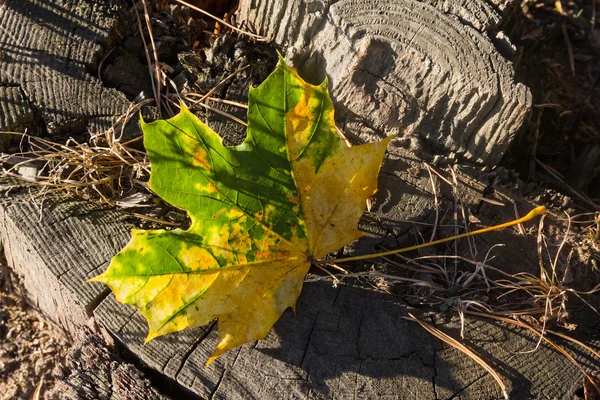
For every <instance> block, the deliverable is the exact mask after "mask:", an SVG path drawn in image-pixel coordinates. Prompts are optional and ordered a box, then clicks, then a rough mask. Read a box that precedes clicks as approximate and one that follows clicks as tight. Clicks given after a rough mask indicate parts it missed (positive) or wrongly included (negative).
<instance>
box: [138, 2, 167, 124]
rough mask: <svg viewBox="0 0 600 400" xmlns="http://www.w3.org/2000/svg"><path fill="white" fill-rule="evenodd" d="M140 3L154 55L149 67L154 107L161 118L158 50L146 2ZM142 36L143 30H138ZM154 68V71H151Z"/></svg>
mask: <svg viewBox="0 0 600 400" xmlns="http://www.w3.org/2000/svg"><path fill="white" fill-rule="evenodd" d="M142 4H143V5H144V17H145V19H146V26H147V27H148V36H150V44H151V45H152V55H153V56H154V64H153V68H152V67H151V68H150V73H153V72H154V73H156V95H157V97H156V107H158V115H159V117H160V118H162V111H161V100H160V99H161V96H160V81H161V79H160V64H159V61H158V52H157V51H156V44H155V43H154V35H153V34H152V24H150V13H149V12H148V5H147V4H146V0H142ZM140 34H141V35H142V36H143V34H144V33H143V32H140ZM152 70H154V71H152Z"/></svg>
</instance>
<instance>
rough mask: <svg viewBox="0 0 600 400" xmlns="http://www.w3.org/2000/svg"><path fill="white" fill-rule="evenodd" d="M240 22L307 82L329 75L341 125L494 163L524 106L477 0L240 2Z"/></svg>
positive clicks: (521, 89)
mask: <svg viewBox="0 0 600 400" xmlns="http://www.w3.org/2000/svg"><path fill="white" fill-rule="evenodd" d="M238 20H239V21H240V22H241V23H242V24H244V25H245V26H247V27H248V28H249V29H250V30H252V31H256V33H259V34H261V35H263V36H266V37H267V38H269V39H271V40H274V41H275V42H276V43H278V44H279V45H280V46H282V47H283V48H284V49H285V51H286V55H287V58H288V59H289V60H290V61H292V62H293V64H294V65H295V66H296V67H297V68H299V69H300V71H301V73H302V74H303V75H304V76H305V77H307V78H308V79H309V80H312V81H313V83H320V81H321V80H322V79H323V78H324V77H325V76H327V77H328V79H329V83H330V88H331V90H332V97H333V98H334V100H335V102H336V103H337V107H336V120H337V121H338V124H339V125H340V126H341V127H342V128H343V129H344V131H345V132H347V133H350V134H352V133H353V134H354V135H356V136H358V137H361V138H362V139H363V140H365V141H372V140H373V139H374V137H381V136H384V135H385V136H387V135H390V134H392V133H399V132H400V133H401V134H402V135H405V136H413V137H418V138H420V139H421V140H423V141H424V142H425V143H427V144H428V145H430V146H432V147H433V148H434V149H436V150H440V151H443V152H444V153H445V154H448V153H455V154H456V155H458V156H462V157H465V158H468V159H471V160H473V161H477V162H482V163H488V164H494V163H496V162H498V161H499V160H500V158H501V157H502V155H503V154H504V152H505V150H506V149H507V148H508V145H509V144H510V142H511V140H512V138H513V137H514V135H515V134H516V132H517V131H518V130H519V128H520V127H521V126H522V125H523V123H524V121H525V120H526V119H527V117H528V115H529V111H530V108H531V94H530V92H529V90H528V89H527V87H525V86H524V85H522V84H520V83H516V82H515V81H514V71H513V66H512V64H511V63H510V61H508V60H507V59H506V58H505V57H504V56H502V55H501V54H500V50H501V51H503V52H506V51H507V50H508V52H511V51H513V50H512V46H511V45H510V42H508V40H507V39H506V38H505V37H504V36H503V35H501V34H500V33H498V32H496V31H495V29H496V26H497V25H498V23H499V22H500V20H501V16H500V15H499V14H498V13H497V12H496V11H494V9H493V8H492V7H491V6H489V5H488V3H486V2H485V1H478V0H472V1H444V2H441V1H426V2H421V1H416V0H408V1H402V2H387V1H379V0H342V1H331V0H320V1H311V2H307V1H291V0H290V1H279V0H267V1H264V2H261V4H260V6H259V7H256V5H255V2H253V1H251V0H246V1H244V0H242V1H241V2H240V8H239V11H238Z"/></svg>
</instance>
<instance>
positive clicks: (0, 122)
mask: <svg viewBox="0 0 600 400" xmlns="http://www.w3.org/2000/svg"><path fill="white" fill-rule="evenodd" d="M32 128H34V122H33V112H32V111H31V107H29V104H28V103H27V102H26V101H25V98H24V97H23V93H22V92H21V90H20V88H18V87H16V86H2V84H1V83H0V131H6V132H14V131H17V132H23V131H25V130H29V134H32V132H31V131H32V130H34V131H35V129H32ZM35 133H36V132H33V134H35ZM13 138H14V137H13V136H11V135H8V134H5V133H0V151H2V152H5V151H7V150H8V146H9V144H10V142H11V139H13Z"/></svg>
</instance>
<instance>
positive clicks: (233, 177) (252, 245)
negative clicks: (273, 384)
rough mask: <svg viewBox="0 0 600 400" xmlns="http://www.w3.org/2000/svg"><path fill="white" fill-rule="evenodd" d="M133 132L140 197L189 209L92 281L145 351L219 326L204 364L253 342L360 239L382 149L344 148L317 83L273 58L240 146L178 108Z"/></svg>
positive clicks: (253, 96)
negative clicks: (106, 290)
mask: <svg viewBox="0 0 600 400" xmlns="http://www.w3.org/2000/svg"><path fill="white" fill-rule="evenodd" d="M142 129H143V132H144V145H145V147H146V150H147V152H148V156H149V157H150V161H151V165H152V173H151V177H150V188H151V189H152V190H153V191H154V192H155V193H156V194H158V195H159V196H160V197H162V198H163V199H164V200H165V201H167V202H169V203H171V204H173V205H175V206H177V207H180V208H182V209H185V210H187V212H188V214H189V216H190V218H191V226H190V228H189V229H188V230H187V231H183V230H172V231H166V230H151V231H140V230H133V232H132V233H133V236H132V239H131V241H130V242H129V244H127V246H126V247H125V248H124V249H123V250H122V251H121V252H120V253H118V254H117V255H116V256H115V257H114V258H113V259H112V262H111V264H110V266H109V268H108V270H107V271H106V272H104V273H103V274H101V275H100V276H97V277H95V278H93V279H91V281H95V282H103V283H105V284H107V285H109V286H110V287H111V289H112V290H113V292H114V293H115V297H116V299H117V300H118V301H120V302H123V303H127V304H132V305H133V306H135V307H136V308H137V309H138V310H139V311H140V312H141V313H142V315H143V316H144V317H145V318H146V319H147V320H148V324H149V327H150V330H149V333H148V337H147V339H146V341H148V340H150V339H152V338H154V337H157V336H159V335H163V334H166V333H169V332H174V331H178V330H181V329H185V328H188V327H193V326H199V325H205V324H207V323H208V322H210V321H211V320H212V319H214V318H218V330H219V339H218V344H217V347H216V349H215V351H214V353H213V355H212V357H211V358H210V359H209V361H208V363H210V362H212V361H213V360H214V359H215V358H216V357H218V356H219V355H221V354H222V353H223V352H225V351H226V350H228V349H231V348H233V347H236V346H239V345H241V344H244V343H247V342H249V341H252V340H258V339H263V338H264V337H265V335H266V334H267V333H268V331H269V330H270V329H271V327H272V326H273V324H274V323H275V322H276V321H277V320H278V319H279V317H280V316H281V314H282V313H283V311H285V309H287V308H288V307H294V306H295V304H296V300H297V298H298V296H299V295H300V291H301V289H302V283H303V280H304V277H305V275H306V273H307V272H308V269H309V267H310V264H311V261H312V260H316V259H319V258H322V257H323V256H325V255H327V254H328V253H330V252H332V251H335V250H338V249H339V248H341V247H342V246H344V245H346V244H348V243H350V242H352V241H353V240H355V239H357V238H359V237H360V236H362V235H363V233H362V232H360V231H359V230H358V229H357V227H356V225H357V222H358V220H359V218H360V217H361V215H362V213H363V212H364V209H365V204H366V200H367V199H368V198H369V197H370V196H371V195H373V194H374V193H375V192H376V190H377V186H376V183H377V174H378V173H379V168H380V165H381V162H382V159H383V155H384V153H385V149H386V146H387V144H388V142H389V138H388V139H386V140H383V141H381V142H377V143H371V144H365V145H361V146H354V147H348V146H347V145H346V144H345V143H344V142H343V141H342V140H341V139H340V138H339V137H338V136H337V134H336V131H335V125H334V119H333V105H332V102H331V99H330V98H329V95H328V92H327V81H325V82H323V84H321V85H319V86H313V85H310V84H308V83H306V82H304V81H303V80H302V79H301V78H300V77H299V76H298V74H297V73H296V71H295V70H294V69H293V68H290V67H288V66H287V65H286V64H285V63H284V62H283V60H282V59H281V60H280V63H279V65H278V66H277V68H276V70H275V71H274V72H273V73H272V74H271V75H270V76H269V77H268V78H267V79H266V80H265V82H264V83H262V84H261V85H260V86H259V87H258V88H256V89H254V88H250V93H249V104H248V133H247V138H246V140H245V141H244V143H243V144H241V145H239V146H236V147H225V146H223V144H222V141H221V138H220V137H219V136H218V135H217V134H216V133H214V132H213V131H212V130H211V129H210V128H208V127H207V126H206V125H204V124H203V123H202V122H200V121H199V120H198V119H197V118H196V117H195V116H194V115H192V114H191V113H190V112H189V111H188V110H187V108H185V106H183V105H182V107H181V112H180V113H179V114H178V115H177V116H175V117H174V118H171V119H169V120H159V121H156V122H153V123H150V124H146V123H142Z"/></svg>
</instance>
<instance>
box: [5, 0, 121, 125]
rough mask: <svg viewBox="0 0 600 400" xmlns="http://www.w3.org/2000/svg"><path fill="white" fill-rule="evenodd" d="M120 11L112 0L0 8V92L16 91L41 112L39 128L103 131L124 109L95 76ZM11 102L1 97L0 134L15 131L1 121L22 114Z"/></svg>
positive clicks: (23, 2) (11, 1)
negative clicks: (3, 131) (7, 89)
mask: <svg viewBox="0 0 600 400" xmlns="http://www.w3.org/2000/svg"><path fill="white" fill-rule="evenodd" d="M118 10H119V5H118V1H116V0H111V1H79V0H57V1H44V0H6V1H3V2H2V3H1V4H0V38H1V39H0V53H1V54H2V56H1V57H0V87H2V86H11V87H18V88H20V89H21V91H20V94H21V96H23V97H24V98H25V100H26V101H27V102H29V104H32V105H34V109H35V110H36V111H37V112H38V113H39V115H38V121H37V123H38V124H39V125H42V126H41V127H39V128H40V129H47V131H48V132H50V133H52V132H56V133H67V134H68V133H71V132H73V131H77V130H82V129H85V128H88V129H89V130H90V131H92V132H101V131H103V130H105V129H107V128H109V127H110V125H111V123H112V122H113V120H114V119H115V118H116V117H118V116H120V115H121V114H123V112H125V110H126V109H127V107H128V105H129V102H128V101H127V99H126V98H125V96H124V95H123V94H122V93H120V92H118V91H116V90H114V89H109V88H106V87H104V86H103V85H102V82H101V81H100V80H99V79H98V78H97V74H96V68H97V65H98V62H99V61H100V58H101V57H102V52H103V50H104V47H105V46H107V45H108V43H109V41H111V40H113V39H114V34H115V32H114V31H115V29H116V23H117V11H118ZM11 102H12V101H11V98H8V97H2V98H0V104H1V106H0V113H2V114H4V115H1V114H0V123H1V124H2V125H0V130H8V129H11V128H14V127H13V126H11V125H10V124H7V125H5V123H6V122H5V121H11V120H19V119H21V118H22V117H23V116H24V115H27V111H26V109H25V110H24V109H23V107H14V108H13V107H10V104H11ZM15 105H17V104H15Z"/></svg>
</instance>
